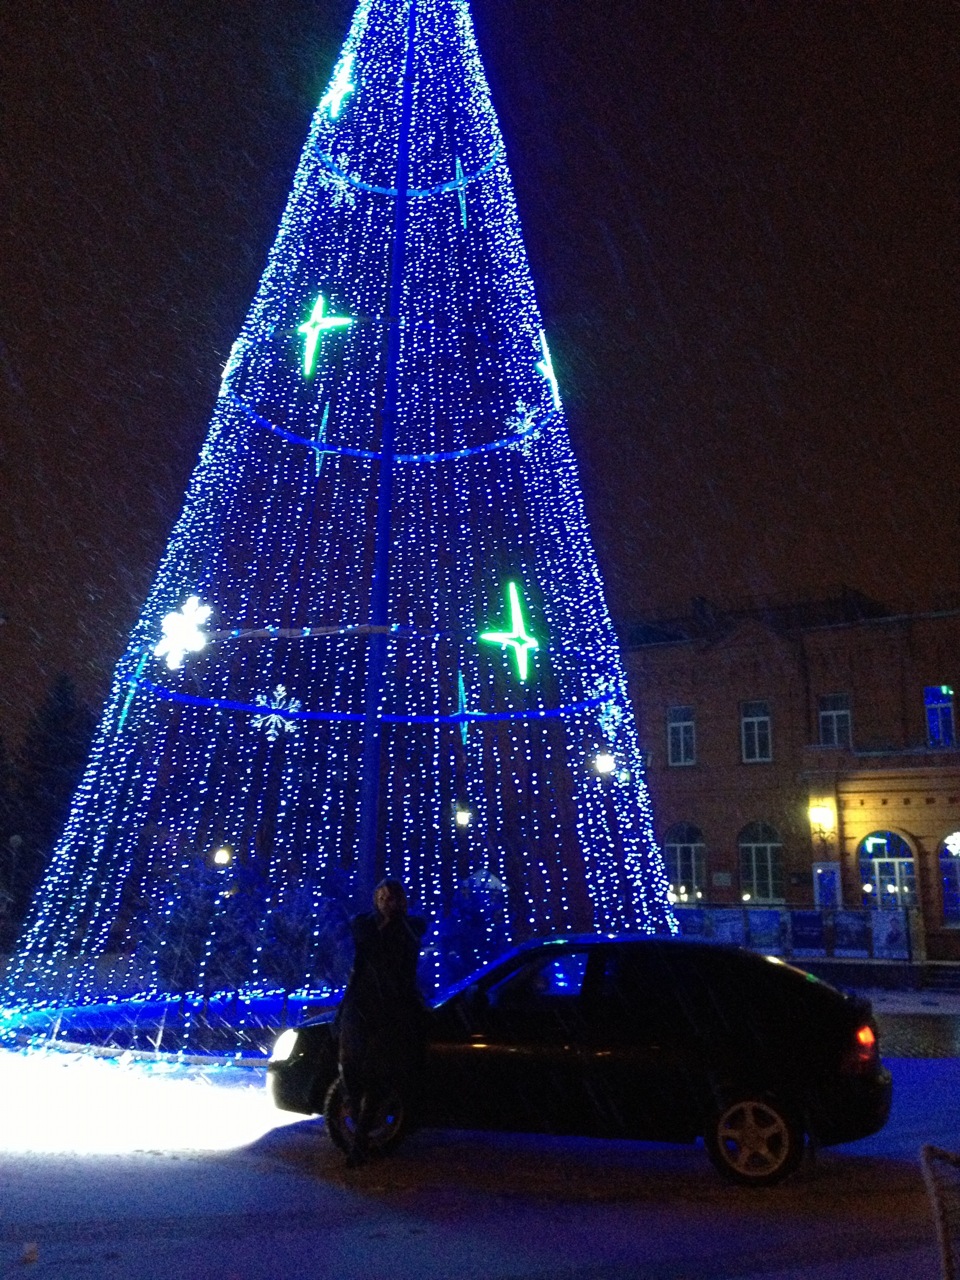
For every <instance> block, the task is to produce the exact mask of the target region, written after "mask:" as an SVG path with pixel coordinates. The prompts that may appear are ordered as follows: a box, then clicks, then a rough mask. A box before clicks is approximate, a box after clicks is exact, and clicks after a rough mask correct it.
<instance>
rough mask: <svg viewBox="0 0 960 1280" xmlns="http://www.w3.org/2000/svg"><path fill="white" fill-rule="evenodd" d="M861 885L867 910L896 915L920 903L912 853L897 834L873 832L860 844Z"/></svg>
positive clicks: (892, 832)
mask: <svg viewBox="0 0 960 1280" xmlns="http://www.w3.org/2000/svg"><path fill="white" fill-rule="evenodd" d="M857 853H858V856H859V859H860V885H861V892H862V901H863V905H864V906H865V907H873V908H874V910H879V911H893V910H895V909H896V908H898V907H913V906H916V902H917V881H916V875H915V872H914V866H913V852H912V850H911V848H910V846H909V845H908V844H907V842H906V840H904V839H903V838H902V837H901V836H898V835H897V834H896V832H895V831H874V832H873V833H872V834H871V835H869V836H865V837H864V838H863V840H861V841H860V848H859V849H858V851H857Z"/></svg>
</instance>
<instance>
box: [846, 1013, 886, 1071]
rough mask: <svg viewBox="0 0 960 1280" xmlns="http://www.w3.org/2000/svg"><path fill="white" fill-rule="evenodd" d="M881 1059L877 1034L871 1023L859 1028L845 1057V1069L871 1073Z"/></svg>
mask: <svg viewBox="0 0 960 1280" xmlns="http://www.w3.org/2000/svg"><path fill="white" fill-rule="evenodd" d="M878 1057H879V1049H878V1046H877V1033H876V1032H875V1031H874V1029H873V1027H871V1026H870V1024H869V1022H865V1023H864V1024H863V1026H862V1027H858V1028H857V1030H856V1031H855V1032H854V1035H853V1045H852V1046H851V1048H850V1049H849V1050H848V1051H847V1053H846V1054H845V1055H844V1064H843V1065H844V1067H845V1068H846V1070H847V1071H852V1072H861V1071H870V1070H871V1069H872V1068H873V1067H874V1066H876V1063H877V1058H878Z"/></svg>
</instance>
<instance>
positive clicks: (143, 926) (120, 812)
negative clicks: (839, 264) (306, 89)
mask: <svg viewBox="0 0 960 1280" xmlns="http://www.w3.org/2000/svg"><path fill="white" fill-rule="evenodd" d="M190 865H196V866H202V867H204V868H205V874H206V873H208V872H209V870H210V868H211V867H216V866H217V865H219V866H221V867H222V868H223V869H224V870H223V874H224V876H225V879H224V885H225V888H224V889H223V891H222V893H221V894H219V895H218V894H216V892H214V893H213V894H212V896H211V897H210V898H209V902H210V903H212V906H210V909H209V912H208V915H207V917H205V918H206V919H207V921H208V925H207V926H205V927H209V930H210V941H209V942H208V943H207V944H206V945H205V946H201V947H200V948H199V953H198V956H197V959H196V965H197V972H196V974H195V982H196V983H198V984H199V983H201V982H202V981H204V972H203V970H204V969H205V967H209V966H210V965H211V964H212V960H213V951H214V949H215V947H216V942H215V937H216V935H217V929H216V927H215V926H216V922H217V919H218V917H219V916H220V915H222V913H223V911H224V910H226V907H223V906H222V905H218V902H219V903H226V904H228V905H229V902H230V899H231V896H232V895H235V894H236V893H237V885H238V883H240V884H241V888H242V891H243V895H245V901H246V903H247V908H246V910H247V918H248V919H250V920H253V921H254V925H255V928H256V920H257V919H258V913H259V918H260V919H266V918H267V917H268V916H270V913H271V912H272V913H274V915H275V914H276V912H277V911H281V910H282V909H283V904H284V902H287V901H292V900H293V898H297V900H298V902H299V903H300V904H301V906H300V908H299V909H300V910H302V903H303V894H304V891H305V890H309V891H310V892H314V893H316V894H317V895H319V896H320V897H326V898H331V897H337V896H340V897H341V898H344V899H347V900H350V901H354V902H364V900H365V898H366V897H367V894H368V891H369V890H370V888H371V887H372V885H373V884H374V882H375V881H376V879H377V878H378V877H379V876H381V875H382V874H384V873H386V872H389V873H391V874H394V875H398V876H400V877H402V878H403V879H404V881H405V882H406V883H407V885H408V887H409V890H410V893H411V897H412V899H413V900H414V902H415V903H416V905H417V906H418V907H419V909H420V910H422V911H423V912H425V913H426V914H427V915H428V916H430V917H431V918H432V919H433V920H435V921H440V920H442V919H443V918H444V916H445V915H447V914H448V913H449V912H450V911H451V910H452V909H453V908H454V907H455V905H456V903H457V901H458V895H462V893H463V887H464V885H471V884H472V885H474V886H476V885H481V886H482V887H483V888H484V891H485V892H487V893H488V894H489V893H495V894H496V895H498V901H499V903H500V908H501V918H502V921H504V922H505V923H504V924H503V929H504V932H505V933H506V935H507V936H508V937H510V938H520V937H523V936H527V935H529V934H531V933H535V932H547V931H566V930H571V929H588V930H589V929H596V928H602V929H624V928H628V929H640V930H645V931H654V930H657V931H659V930H668V929H670V928H671V927H672V925H671V918H670V913H669V908H668V906H667V903H666V889H667V885H666V880H665V876H664V874H663V869H662V864H661V861H660V857H659V854H658V853H657V850H656V847H655V845H654V841H653V835H652V826H651V815H650V808H649V803H648V797H647V792H646V788H645V785H644V782H643V778H642V761H641V757H640V753H639V749H638V744H637V738H636V731H635V726H634V722H633V718H632V713H631V710H630V706H629V703H628V698H627V693H626V687H625V682H624V677H623V672H622V668H621V664H620V659H619V655H618V650H617V645H616V641H615V636H614V633H613V629H612V627H611V623H610V619H609V616H608V614H607V610H606V606H605V603H604V598H603V590H602V583H601V579H600V574H599V572H598V568H597V564H596V560H595V557H594V552H593V549H592V546H591V542H590V538H589V533H588V529H587V524H586V520H585V517H584V510H583V505H582V500H581V494H580V489H579V485H578V480H577V474H576V468H575V463H574V459H573V456H572V453H571V449H570V444H569V440H568V435H567V430H566V426H565V423H564V417H563V409H562V404H561V399H560V392H559V388H558V383H557V377H556V373H555V370H554V365H553V361H552V358H551V354H550V347H549V344H548V340H547V335H546V333H545V330H544V325H543V321H542V320H541V317H540V315H539V312H538V310H537V304H536V300H535V297H534V289H533V282H532V278H531V274H530V270H529V266H528V263H527V257H526V253H525V250H524V246H523V242H522V238H521V232H520V225H519V221H518V217H517V212H516V208H515V203H514V196H513V191H512V187H511V181H510V175H509V172H508V168H507V161H506V155H505V152H504V146H503V142H502V139H501V136H500V132H499V128H498V125H497V120H496V117H495V114H494V111H493V108H492V105H491V102H490V98H489V92H488V88H487V84H486V80H485V76H484V72H483V68H482V65H481V62H480V57H479V54H478V51H477V46H476V42H475V38H474V32H473V26H472V20H471V17H470V12H469V6H468V3H467V0H360V3H359V5H358V7H357V10H356V13H355V16H354V19H353V23H352V26H351V28H350V31H349V34H348V35H347V38H346V41H345V43H344V45H343V48H342V51H341V54H340V57H339V59H338V61H337V63H336V66H335V68H334V70H333V74H332V77H331V80H330V83H329V87H328V88H327V90H326V92H325V94H324V96H323V98H322V99H321V102H320V104H319V107H318V110H317V112H316V115H315V117H314V120H313V124H312V127H311V130H310V134H309V138H308V140H307V143H306V147H305V149H304V152H303V155H302V159H301V162H300V165H299V168H298V170H297V174H296V177H295V180H294V184H293V190H292V193H291V195H290V199H289V203H288V205H287V209H286V212H285V214H284V216H283V220H282V222H281V225H280V229H279V233H278V235H277V239H276V242H275V244H274V246H273V249H272V252H271V254H270V257H269V261H268V263H267V267H266V270H265V272H264V275H263V278H262V280H261V283H260V288H259V291H258V293H257V296H256V298H255V300H254V302H253V305H252V307H251V310H250V312H249V315H248V317H247V320H246V322H245V324H244V326H243V330H242V332H241V334H240V336H239V338H238V339H237V341H236V344H235V345H234V348H233V351H232V353H231V356H230V359H229V362H228V364H227V367H226V369H225V371H224V375H223V382H222V387H221V390H220V394H219V397H218V399H217V403H216V408H215V411H214V415H213V420H212V423H211V427H210V431H209V434H208V436H207V439H206V442H205V444H204V446H203V449H202V452H201V456H200V460H199V463H198V465H197V468H196V471H195V473H194V475H193V478H192V480H191V483H190V486H189V489H188V492H187V495H186V499H185V503H184V508H183V512H182V514H181V516H180V519H179V521H178V523H177V525H176V527H175V529H174V532H173V534H172V537H171V539H170V542H169V545H168V547H167V550H166V553H165V555H164V557H163V560H162V563H161V566H160V569H159V572H158V574H157V577H156V581H155V583H154V586H153V589H152V591H151V593H150V596H149V598H148V600H147V602H146V604H145V606H144V609H143V612H142V615H141V617H140V619H139V621H138V623H137V625H136V627H135V629H134V632H133V634H132V636H131V640H130V644H129V647H128V649H127V651H126V653H125V655H124V656H123V658H122V659H121V661H120V663H119V665H118V667H117V671H116V677H115V681H114V684H113V689H112V693H111V696H110V698H109V701H108V704H107V706H106V709H105V712H104V715H103V720H102V723H101V726H100V730H99V734H98V737H97V740H96V742H95V745H94V749H93V751H92V754H91V758H90V761H89V765H88V768H87V772H86V774H85V777H84V779H83V782H82V784H81V786H80V788H79V790H78V793H77V795H76V797H75V801H74V805H73V809H72V813H71V816H70V819H69V822H68V825H67V827H66V830H65V832H64V834H63V836H62V838H61V840H60V842H59V844H58V845H57V847H56V849H55V851H54V854H53V856H52V859H51V861H50V865H49V868H48V871H47V874H46V877H45V879H44V881H43V884H42V887H41V890H40V892H39V894H38V896H37V898H36V901H35V903H34V905H33V908H32V912H31V915H30V917H29V919H28V921H27V926H26V929H25V932H24V934H23V937H22V939H21V943H20V950H19V953H18V955H17V957H16V959H15V962H14V965H13V972H12V977H13V983H14V987H15V989H16V990H17V991H18V993H19V995H20V997H21V998H31V997H32V998H34V999H36V1000H43V999H52V998H57V999H64V998H67V997H69V998H70V999H79V1000H85V999H86V1000H89V999H90V998H92V997H94V996H95V995H96V994H97V991H98V984H101V985H102V982H103V976H102V975H103V973H104V971H105V969H104V959H103V958H104V956H108V955H110V954H112V953H114V952H118V951H126V952H127V953H130V952H131V951H132V952H133V953H136V952H137V949H138V948H140V949H141V950H142V949H143V948H144V947H145V946H146V944H145V942H144V939H145V938H146V937H147V936H148V933H149V928H148V921H149V920H150V919H152V920H153V921H154V924H155V923H156V921H157V919H158V918H159V919H161V920H163V919H164V918H165V919H167V920H168V921H170V920H173V919H174V918H175V917H176V916H177V913H178V912H182V910H183V897H184V894H185V892H186V890H184V888H183V886H184V883H185V869H187V868H189V866H190ZM213 874H214V875H215V874H216V873H215V872H214V873H213ZM238 878H239V879H238ZM186 879H187V880H189V876H187V877H186ZM195 887H196V885H194V888H195ZM194 897H195V894H194ZM491 928H492V926H491ZM228 932H229V931H228ZM264 936H266V935H265V934H264ZM500 940H502V939H500ZM261 955H262V953H261V949H260V947H259V946H258V945H254V946H253V947H252V948H250V955H249V960H248V966H247V967H248V972H247V973H246V976H245V978H243V980H244V981H246V982H249V983H253V984H256V983H257V982H261V983H265V982H266V981H267V978H266V975H265V974H264V973H263V972H261V970H262V967H263V966H262V961H261ZM158 956H159V959H158V958H157V957H158ZM168 958H169V957H168ZM163 959H164V957H163V954H162V948H161V949H160V951H159V952H158V951H157V950H156V949H154V951H153V952H150V954H149V955H146V956H145V958H144V959H143V963H142V964H140V965H139V966H138V968H137V972H138V974H139V977H138V983H139V986H140V988H141V989H144V990H149V989H153V990H162V989H163V988H164V985H165V977H164V975H165V973H169V971H170V965H169V964H166V965H165V964H164V963H163ZM98 974H99V975H100V976H99V977H98V976H97V975H98ZM305 976H308V975H305ZM240 980H241V979H240V978H235V981H240Z"/></svg>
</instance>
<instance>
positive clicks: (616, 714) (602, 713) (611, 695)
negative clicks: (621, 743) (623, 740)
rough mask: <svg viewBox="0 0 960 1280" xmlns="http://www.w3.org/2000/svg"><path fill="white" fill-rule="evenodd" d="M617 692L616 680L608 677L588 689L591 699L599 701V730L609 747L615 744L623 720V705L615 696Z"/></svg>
mask: <svg viewBox="0 0 960 1280" xmlns="http://www.w3.org/2000/svg"><path fill="white" fill-rule="evenodd" d="M617 692H618V690H617V683H616V681H615V680H610V679H606V680H598V681H597V683H596V684H595V685H594V686H593V688H592V690H591V691H590V697H591V699H592V700H593V699H596V700H598V701H600V710H599V714H598V716H597V720H598V721H599V724H600V732H601V733H602V734H603V736H604V738H606V740H607V742H608V743H609V744H610V746H611V747H613V746H615V745H616V741H617V735H618V733H619V732H620V726H621V725H622V724H623V721H624V711H623V706H622V705H621V703H620V699H619V698H618V697H617Z"/></svg>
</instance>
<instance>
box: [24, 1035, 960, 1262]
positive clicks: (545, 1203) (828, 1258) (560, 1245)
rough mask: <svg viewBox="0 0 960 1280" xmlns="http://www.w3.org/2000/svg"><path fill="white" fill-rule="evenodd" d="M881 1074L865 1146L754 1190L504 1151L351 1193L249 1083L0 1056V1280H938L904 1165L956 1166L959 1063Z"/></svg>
mask: <svg viewBox="0 0 960 1280" xmlns="http://www.w3.org/2000/svg"><path fill="white" fill-rule="evenodd" d="M891 1066H892V1069H893V1071H894V1079H895V1101H894V1109H893V1114H892V1116H891V1120H890V1123H889V1124H888V1125H887V1127H886V1128H885V1129H884V1130H883V1131H882V1132H881V1133H879V1134H877V1135H875V1136H874V1137H872V1138H869V1139H867V1140H865V1141H863V1142H859V1143H853V1144H850V1145H849V1146H846V1147H840V1148H834V1149H831V1150H829V1151H825V1152H822V1153H820V1155H819V1156H818V1158H817V1161H816V1163H815V1164H814V1165H812V1166H807V1167H805V1168H804V1169H802V1170H801V1171H800V1173H799V1174H798V1175H797V1176H796V1177H794V1178H793V1179H791V1180H789V1181H788V1182H787V1183H785V1184H783V1185H782V1186H780V1187H777V1188H774V1189H772V1190H770V1191H767V1192H755V1191H747V1190H744V1189H740V1188H737V1187H729V1186H727V1185H726V1184H724V1183H722V1182H721V1181H720V1180H719V1178H717V1176H716V1175H715V1173H714V1172H713V1170H712V1168H711V1167H710V1165H709V1163H708V1162H707V1159H706V1156H705V1155H704V1153H703V1151H702V1150H698V1149H697V1148H690V1147H675V1146H659V1145H654V1144H649V1143H630V1142H600V1141H589V1140H581V1139H562V1138H546V1137H539V1136H531V1135H514V1134H479V1133H476V1134H467V1133H441V1132H437V1131H427V1132H423V1133H420V1134H416V1135H414V1136H413V1137H412V1138H411V1139H410V1140H409V1141H408V1143H407V1144H405V1145H404V1147H402V1148H401V1150H400V1151H399V1152H398V1153H397V1155H396V1156H395V1157H393V1158H392V1159H389V1160H385V1161H382V1162H378V1163H376V1164H371V1165H370V1166H367V1167H365V1168H363V1169H361V1170H358V1171H355V1172H352V1173H351V1172H348V1171H346V1170H345V1169H344V1167H343V1161H342V1157H341V1156H340V1155H339V1153H337V1152H335V1151H334V1150H333V1148H332V1146H331V1144H330V1143H329V1142H327V1141H326V1139H325V1137H324V1135H323V1132H322V1126H321V1125H320V1124H319V1123H318V1122H316V1121H303V1122H297V1120H296V1118H295V1117H286V1116H283V1115H281V1114H279V1113H277V1112H275V1111H273V1110H272V1109H271V1108H270V1106H269V1104H268V1103H267V1101H266V1097H265V1095H264V1092H263V1090H262V1087H261V1080H262V1073H261V1072H259V1071H252V1070H251V1069H248V1068H242V1067H236V1066H233V1067H220V1068H209V1067H207V1068H198V1067H189V1066H174V1067H169V1066H162V1067H160V1066H158V1065H154V1064H149V1063H138V1062H134V1061H131V1060H130V1059H129V1058H128V1059H126V1060H124V1059H120V1060H113V1061H111V1060H104V1059H97V1058H88V1057H79V1056H76V1055H70V1054H61V1053H57V1052H50V1053H29V1052H12V1051H0V1097H2V1099H3V1103H2V1106H3V1112H2V1118H0V1275H4V1276H5V1275H10V1274H18V1275H19V1274H23V1275H27V1276H34V1277H36V1278H37V1280H39V1278H40V1277H50V1278H55V1280H81V1277H83V1278H85V1277H96V1280H169V1277H170V1276H179V1277H182V1278H183V1280H247V1278H248V1277H249V1278H250V1280H253V1278H254V1277H256V1278H257V1280H260V1278H261V1277H263V1276H269V1277H270V1278H271V1280H303V1277H305V1276H307V1277H328V1276H329V1277H336V1278H337V1280H414V1277H416V1280H454V1278H456V1280H561V1278H562V1280H628V1278H629V1280H924V1278H925V1277H928V1276H929V1277H931V1280H932V1278H933V1277H935V1276H936V1275H937V1274H938V1272H937V1264H936V1248H935V1244H934V1236H933V1231H932V1226H931V1221H930V1215H929V1209H928V1206H927V1203H926V1198H925V1194H924V1190H923V1186H922V1182H921V1178H920V1172H919V1166H918V1162H917V1153H918V1150H919V1147H920V1145H921V1143H922V1142H925V1141H934V1142H937V1143H938V1144H940V1145H942V1146H947V1147H952V1148H957V1147H958V1146H960V1106H958V1100H960V1061H958V1060H957V1059H956V1058H942V1059H914V1060H910V1059H896V1060H894V1061H893V1062H892V1063H891ZM291 1121H292V1123H291ZM32 1259H35V1260H32Z"/></svg>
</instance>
